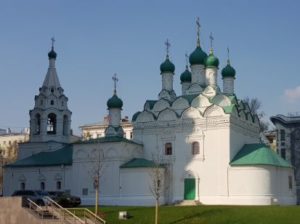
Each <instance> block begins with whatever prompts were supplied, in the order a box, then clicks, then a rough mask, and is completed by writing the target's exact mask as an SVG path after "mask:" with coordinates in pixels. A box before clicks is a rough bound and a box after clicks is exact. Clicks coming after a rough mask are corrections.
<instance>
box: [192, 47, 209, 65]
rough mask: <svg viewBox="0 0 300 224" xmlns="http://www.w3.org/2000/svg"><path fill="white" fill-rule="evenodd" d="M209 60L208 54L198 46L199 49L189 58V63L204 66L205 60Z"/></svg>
mask: <svg viewBox="0 0 300 224" xmlns="http://www.w3.org/2000/svg"><path fill="white" fill-rule="evenodd" d="M206 58H207V54H206V53H205V52H204V51H203V50H202V49H201V47H200V46H197V48H196V49H195V50H194V51H193V53H191V55H190V57H189V61H190V64H191V65H196V64H200V65H204V64H205V60H206Z"/></svg>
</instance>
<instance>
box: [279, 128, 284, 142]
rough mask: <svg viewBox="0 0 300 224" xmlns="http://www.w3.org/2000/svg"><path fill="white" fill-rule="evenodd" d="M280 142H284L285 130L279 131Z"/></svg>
mask: <svg viewBox="0 0 300 224" xmlns="http://www.w3.org/2000/svg"><path fill="white" fill-rule="evenodd" d="M280 141H285V130H283V129H281V130H280Z"/></svg>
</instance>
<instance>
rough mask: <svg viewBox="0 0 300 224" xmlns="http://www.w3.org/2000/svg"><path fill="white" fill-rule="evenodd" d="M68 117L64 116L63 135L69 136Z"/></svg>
mask: <svg viewBox="0 0 300 224" xmlns="http://www.w3.org/2000/svg"><path fill="white" fill-rule="evenodd" d="M68 134H69V132H68V116H67V115H64V121H63V135H68Z"/></svg>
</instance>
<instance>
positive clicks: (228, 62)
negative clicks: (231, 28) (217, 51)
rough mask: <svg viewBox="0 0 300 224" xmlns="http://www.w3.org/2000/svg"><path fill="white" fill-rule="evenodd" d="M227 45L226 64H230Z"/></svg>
mask: <svg viewBox="0 0 300 224" xmlns="http://www.w3.org/2000/svg"><path fill="white" fill-rule="evenodd" d="M229 56H230V55H229V47H227V64H230V57H229Z"/></svg>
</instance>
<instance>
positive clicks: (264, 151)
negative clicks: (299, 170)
mask: <svg viewBox="0 0 300 224" xmlns="http://www.w3.org/2000/svg"><path fill="white" fill-rule="evenodd" d="M230 165H231V166H249V165H270V166H277V167H287V168H292V166H291V164H290V163H289V162H288V161H286V160H284V159H283V158H281V157H280V156H279V155H277V154H276V153H275V152H274V151H273V150H272V149H270V148H269V147H268V146H266V145H265V144H246V145H244V146H243V148H242V149H241V150H240V151H239V152H238V153H237V154H236V156H235V157H234V158H233V160H232V161H231V163H230Z"/></svg>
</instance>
